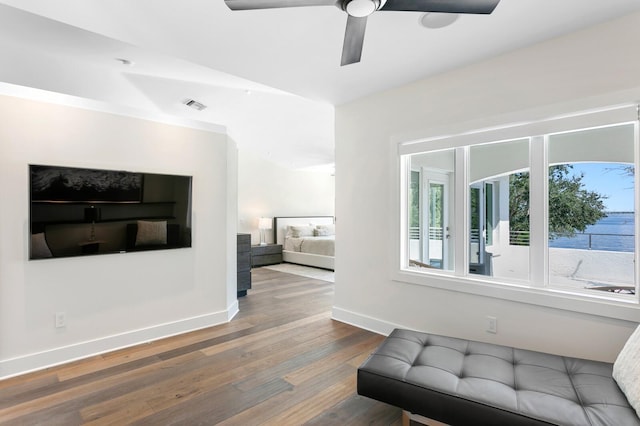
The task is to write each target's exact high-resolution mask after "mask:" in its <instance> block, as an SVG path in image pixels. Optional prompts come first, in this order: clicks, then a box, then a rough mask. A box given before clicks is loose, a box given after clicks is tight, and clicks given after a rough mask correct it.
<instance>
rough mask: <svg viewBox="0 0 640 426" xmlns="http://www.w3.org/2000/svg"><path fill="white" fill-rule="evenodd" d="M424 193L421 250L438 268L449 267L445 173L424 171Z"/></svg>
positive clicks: (428, 261)
mask: <svg viewBox="0 0 640 426" xmlns="http://www.w3.org/2000/svg"><path fill="white" fill-rule="evenodd" d="M425 177H426V179H425V185H424V188H425V189H426V194H425V197H424V199H425V200H428V206H427V207H428V208H426V209H424V211H425V217H424V219H423V223H424V224H427V226H425V227H424V228H423V230H422V241H423V243H422V251H423V253H424V258H425V259H426V260H427V263H428V264H429V265H430V266H431V267H433V268H438V269H449V265H448V263H449V262H448V259H447V258H448V256H447V253H448V239H449V226H448V218H447V216H448V206H447V201H448V196H447V191H448V180H449V178H448V176H447V175H446V174H441V173H435V172H426V173H425Z"/></svg>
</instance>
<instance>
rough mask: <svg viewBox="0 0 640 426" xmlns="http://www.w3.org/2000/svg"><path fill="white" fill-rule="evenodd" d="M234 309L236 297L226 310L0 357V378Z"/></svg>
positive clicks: (203, 323) (226, 316)
mask: <svg viewBox="0 0 640 426" xmlns="http://www.w3.org/2000/svg"><path fill="white" fill-rule="evenodd" d="M237 313H238V301H237V300H236V301H235V303H233V304H232V305H231V306H229V307H228V308H227V310H226V311H220V312H212V313H209V314H205V315H200V316H197V317H191V318H185V319H182V320H178V321H173V322H170V323H165V324H158V325H155V326H152V327H147V328H142V329H138V330H131V331H127V332H124V333H120V334H114V335H111V336H106V337H102V338H99V339H94V340H89V341H85V342H80V343H75V344H72V345H68V346H63V347H59V348H54V349H50V350H46V351H42V352H37V353H33V354H28V355H24V356H20V357H16V358H11V359H5V360H0V379H6V378H9V377H13V376H18V375H21V374H25V373H29V372H32V371H36V370H42V369H44V368H49V367H53V366H56V365H60V364H65V363H68V362H71V361H76V360H79V359H82V358H88V357H90V356H94V355H99V354H102V353H105V352H111V351H115V350H118V349H122V348H126V347H130V346H135V345H139V344H142V343H148V342H151V341H154V340H159V339H163V338H166V337H171V336H175V335H178V334H182V333H187V332H190V331H195V330H199V329H202V328H207V327H212V326H215V325H220V324H224V323H227V322H229V321H230V320H231V319H232V318H233V317H234V316H235V315H236V314H237Z"/></svg>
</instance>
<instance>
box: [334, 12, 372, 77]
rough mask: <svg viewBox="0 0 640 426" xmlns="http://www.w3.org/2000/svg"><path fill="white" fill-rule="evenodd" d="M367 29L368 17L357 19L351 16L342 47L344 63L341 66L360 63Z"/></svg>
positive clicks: (341, 62)
mask: <svg viewBox="0 0 640 426" xmlns="http://www.w3.org/2000/svg"><path fill="white" fill-rule="evenodd" d="M366 27H367V17H366V16H365V17H362V18H356V17H355V16H351V15H349V18H348V19H347V29H346V31H345V32H344V44H343V46H342V61H340V65H343V66H344V65H349V64H354V63H356V62H360V56H361V55H362V44H363V43H364V30H365V29H366Z"/></svg>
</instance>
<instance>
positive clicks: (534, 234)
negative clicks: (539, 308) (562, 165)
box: [529, 136, 549, 287]
mask: <svg viewBox="0 0 640 426" xmlns="http://www.w3.org/2000/svg"><path fill="white" fill-rule="evenodd" d="M546 139H547V138H546V137H545V136H534V137H532V138H531V142H530V146H529V153H530V156H529V158H530V161H531V172H530V175H529V176H530V180H529V262H530V268H531V269H530V274H529V276H530V280H531V285H532V286H533V287H545V286H546V285H547V284H548V274H547V270H548V257H547V253H548V247H547V240H548V218H547V212H548V201H547V199H548V180H549V179H548V174H549V171H548V165H547V162H548V161H547V140H546Z"/></svg>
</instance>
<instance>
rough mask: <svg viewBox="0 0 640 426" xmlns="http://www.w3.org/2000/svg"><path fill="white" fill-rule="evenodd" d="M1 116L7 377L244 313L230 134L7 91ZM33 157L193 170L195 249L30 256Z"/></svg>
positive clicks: (2, 365)
mask: <svg viewBox="0 0 640 426" xmlns="http://www.w3.org/2000/svg"><path fill="white" fill-rule="evenodd" d="M0 116H2V125H0V178H1V180H2V182H3V185H1V186H0V200H1V201H0V202H1V205H2V208H0V377H3V376H10V375H15V374H18V373H21V372H25V371H29V370H32V369H37V368H42V367H44V366H47V365H51V364H55V363H60V362H64V361H68V360H70V359H74V358H78V357H84V356H87V355H90V354H94V353H98V352H103V351H107V350H111V349H115V348H118V347H122V346H127V345H131V344H134V343H138V342H143V341H147V340H151V339H156V338H159V337H163V336H167V335H171V334H176V333H180V332H184V331H188V330H192V329H196V328H202V327H206V326H210V325H213V324H218V323H221V322H226V321H228V320H229V318H230V317H231V316H232V315H234V314H235V312H237V301H236V298H235V285H236V282H235V228H236V218H235V214H236V206H237V202H236V186H235V185H236V184H237V182H236V181H235V175H236V173H237V172H236V168H237V164H236V163H235V161H236V153H235V144H234V143H233V142H231V141H229V140H228V139H227V136H226V135H225V134H224V132H223V131H222V132H220V131H205V130H197V129H193V128H187V127H180V126H176V125H168V124H162V123H160V122H155V121H148V120H143V119H138V118H132V117H126V116H122V115H115V114H110V113H105V112H98V111H92V110H87V109H79V108H74V107H70V106H64V105H60V104H53V103H46V102H40V101H36V100H27V99H21V98H18V97H11V96H5V95H0ZM211 127H214V126H211ZM28 164H52V165H67V166H76V167H89V168H106V169H116V170H118V169H126V170H132V171H141V172H151V173H168V174H180V175H191V176H193V247H192V248H185V249H176V250H162V251H152V252H138V253H125V254H106V255H100V256H89V257H75V258H59V259H55V258H54V259H46V260H38V261H29V260H28V241H29V222H28V221H29V187H28V182H29V179H28ZM55 312H65V313H66V320H67V326H66V327H64V328H58V329H56V328H55V327H54V313H55Z"/></svg>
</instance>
